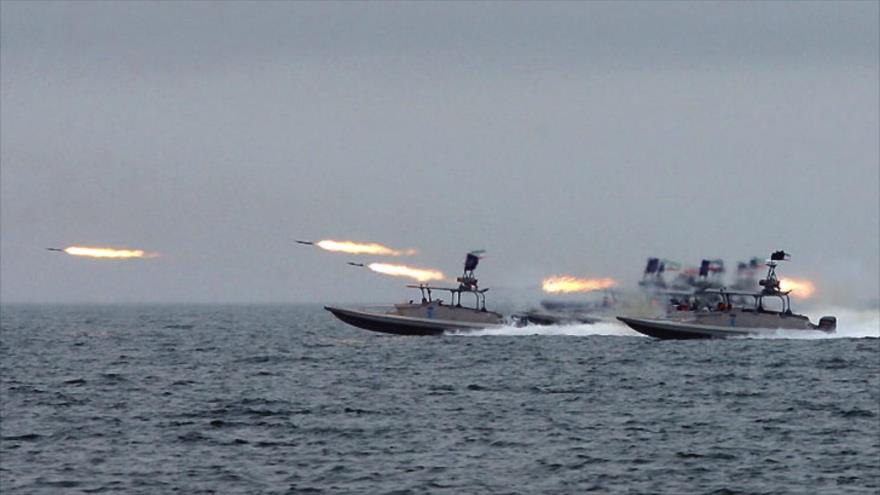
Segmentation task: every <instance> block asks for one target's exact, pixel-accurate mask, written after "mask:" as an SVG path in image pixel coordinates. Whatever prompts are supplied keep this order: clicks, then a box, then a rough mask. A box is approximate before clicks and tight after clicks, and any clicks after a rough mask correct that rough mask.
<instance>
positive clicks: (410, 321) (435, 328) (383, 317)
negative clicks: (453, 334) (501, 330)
mask: <svg viewBox="0 0 880 495" xmlns="http://www.w3.org/2000/svg"><path fill="white" fill-rule="evenodd" d="M324 309H326V310H327V311H329V312H331V313H333V316H335V317H337V318H339V319H340V320H342V321H344V322H345V323H348V324H349V325H352V326H355V327H358V328H363V329H364V330H371V331H374V332H381V333H390V334H394V335H441V334H443V333H444V332H446V331H451V330H483V329H486V328H495V327H499V326H501V325H500V324H492V323H472V322H468V321H454V320H441V319H431V318H417V317H411V316H401V315H395V314H383V313H375V312H371V311H363V310H357V309H348V308H337V307H333V306H324Z"/></svg>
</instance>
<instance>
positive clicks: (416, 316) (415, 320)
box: [324, 253, 504, 335]
mask: <svg viewBox="0 0 880 495" xmlns="http://www.w3.org/2000/svg"><path fill="white" fill-rule="evenodd" d="M479 260H480V257H479V256H478V255H477V254H476V253H468V254H467V257H466V259H465V265H464V274H463V275H462V276H461V277H458V279H457V281H458V283H459V285H458V287H436V286H431V285H427V284H419V285H407V287H409V288H413V289H418V290H419V291H420V292H421V296H422V297H421V302H413V301H409V302H407V303H403V304H395V305H393V306H376V307H366V308H341V307H335V306H324V309H326V310H327V311H329V312H331V313H333V315H334V316H335V317H337V318H339V319H340V320H342V321H344V322H345V323H348V324H349V325H352V326H355V327H358V328H363V329H365V330H372V331H374V332H382V333H390V334H396V335H440V334H442V333H444V332H447V331H452V330H481V329H485V328H494V327H500V326H503V324H504V317H503V316H501V314H499V313H496V312H494V311H489V310H487V309H486V291H488V290H489V289H480V288H479V287H478V286H477V279H476V277H475V276H474V270H475V269H476V268H477V264H478V263H479ZM435 291H440V292H447V293H449V295H450V302H449V304H446V303H444V301H443V300H442V299H440V298H435V297H434V292H435ZM463 294H471V295H473V296H474V299H475V301H476V302H475V304H474V306H473V307H470V306H464V305H462V300H461V296H462V295H463Z"/></svg>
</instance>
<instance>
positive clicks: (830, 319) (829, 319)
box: [816, 316, 837, 333]
mask: <svg viewBox="0 0 880 495" xmlns="http://www.w3.org/2000/svg"><path fill="white" fill-rule="evenodd" d="M816 328H818V329H819V330H822V331H823V332H829V333H831V332H834V331H835V330H837V318H836V317H834V316H823V317H822V318H819V324H818V325H816Z"/></svg>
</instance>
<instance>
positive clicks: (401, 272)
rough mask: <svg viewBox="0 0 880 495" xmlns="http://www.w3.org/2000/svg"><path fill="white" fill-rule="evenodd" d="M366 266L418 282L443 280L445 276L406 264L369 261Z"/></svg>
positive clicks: (439, 272) (438, 272)
mask: <svg viewBox="0 0 880 495" xmlns="http://www.w3.org/2000/svg"><path fill="white" fill-rule="evenodd" d="M367 268H369V269H370V270H373V271H374V272H376V273H383V274H385V275H391V276H393V277H409V278H413V279H416V280H418V281H419V282H428V281H431V280H443V279H445V278H446V276H445V275H443V272H441V271H439V270H432V269H426V268H413V267H410V266H406V265H392V264H389V263H370V264H369V265H367Z"/></svg>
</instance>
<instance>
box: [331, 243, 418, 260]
mask: <svg viewBox="0 0 880 495" xmlns="http://www.w3.org/2000/svg"><path fill="white" fill-rule="evenodd" d="M315 245H316V246H318V247H319V248H321V249H325V250H327V251H333V252H337V253H348V254H373V255H378V256H410V255H413V254H416V250H415V249H392V248H390V247H388V246H383V245H381V244H376V243H375V242H369V243H361V242H354V241H333V240H330V239H325V240H323V241H318V242H316V243H315Z"/></svg>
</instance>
